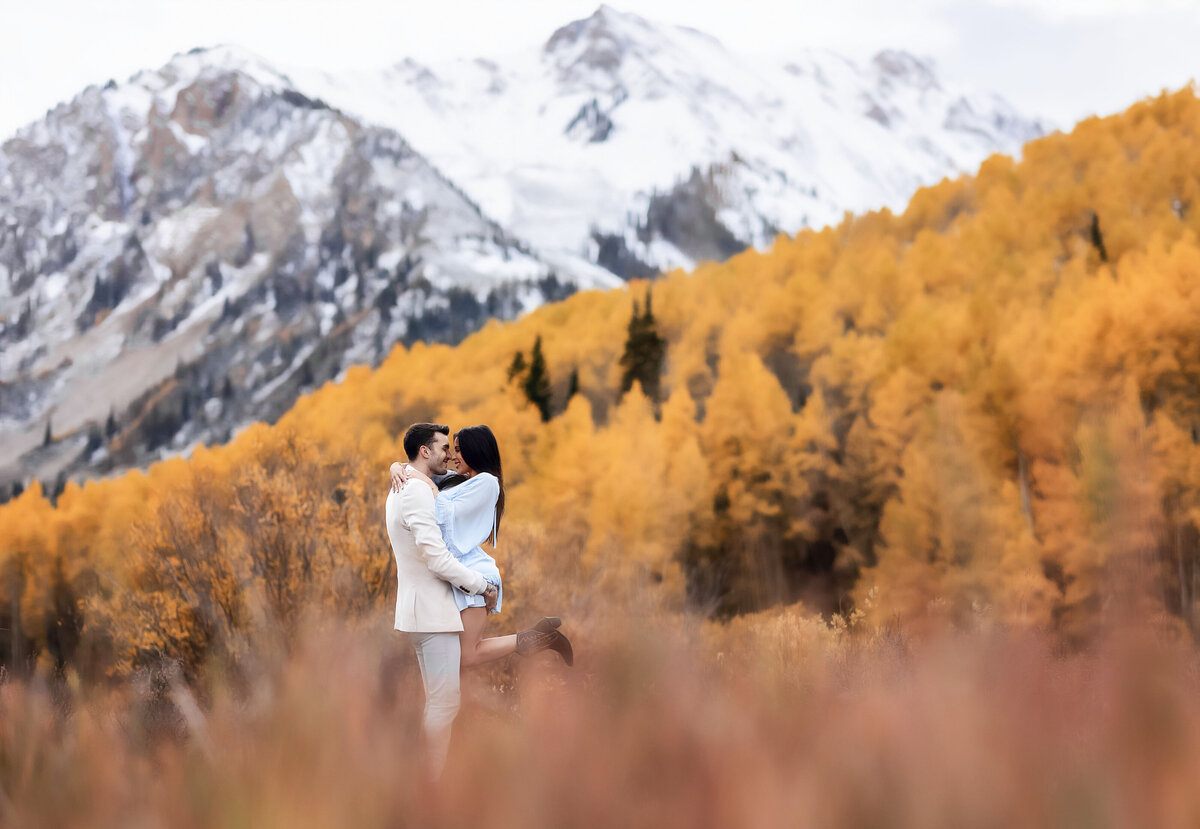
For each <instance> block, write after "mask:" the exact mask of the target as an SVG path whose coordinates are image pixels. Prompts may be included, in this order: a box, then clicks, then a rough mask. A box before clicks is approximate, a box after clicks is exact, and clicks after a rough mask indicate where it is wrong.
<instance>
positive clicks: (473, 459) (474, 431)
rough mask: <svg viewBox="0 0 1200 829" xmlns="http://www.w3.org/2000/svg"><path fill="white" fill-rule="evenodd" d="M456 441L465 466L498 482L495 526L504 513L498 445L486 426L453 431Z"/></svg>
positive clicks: (502, 469)
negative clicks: (498, 490) (485, 473)
mask: <svg viewBox="0 0 1200 829" xmlns="http://www.w3.org/2000/svg"><path fill="white" fill-rule="evenodd" d="M454 439H455V440H456V441H458V454H459V455H460V456H462V459H463V460H464V461H466V464H467V466H469V467H471V468H472V469H474V470H475V471H476V472H487V473H489V474H491V475H495V476H496V480H497V481H499V482H500V495H499V497H497V498H496V527H497V528H499V526H500V519H501V517H503V515H504V468H503V467H502V466H501V465H500V445H499V444H497V443H496V436H495V435H493V434H492V430H491V429H489V428H488V427H487V426H467V427H465V428H462V429H459V430H458V431H457V432H455V433H454Z"/></svg>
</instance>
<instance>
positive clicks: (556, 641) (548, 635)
mask: <svg viewBox="0 0 1200 829" xmlns="http://www.w3.org/2000/svg"><path fill="white" fill-rule="evenodd" d="M561 624H562V620H561V619H559V618H558V617H557V616H545V617H543V618H542V620H541V621H540V622H538V623H537V624H536V625H534V626H533V627H531V628H530V629H529V630H523V631H521V632H520V633H518V634H517V653H520V654H528V653H537V652H538V651H545V650H551V651H555V652H556V653H557V654H558V655H559V656H561V657H562V658H563V662H566V663H567V667H571V666H572V665H574V664H575V653H574V651H573V650H572V649H571V640H570V639H568V638H567V637H566V636H563V634H562V633H561V632H560V631H559V630H558V626H559V625H561Z"/></svg>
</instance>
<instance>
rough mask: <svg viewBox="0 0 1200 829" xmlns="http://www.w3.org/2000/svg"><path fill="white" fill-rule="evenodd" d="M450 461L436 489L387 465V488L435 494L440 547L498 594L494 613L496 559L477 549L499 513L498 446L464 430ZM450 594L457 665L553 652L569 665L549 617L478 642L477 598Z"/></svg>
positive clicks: (567, 649) (478, 430)
mask: <svg viewBox="0 0 1200 829" xmlns="http://www.w3.org/2000/svg"><path fill="white" fill-rule="evenodd" d="M453 449H454V453H453V459H452V461H451V462H453V460H456V461H457V464H458V472H457V473H451V474H449V475H448V476H446V477H445V478H443V479H442V480H441V481H440V482H439V483H438V484H437V485H435V484H434V483H433V481H431V480H430V479H429V478H427V477H425V476H424V475H423V474H421V473H420V472H419V471H417V470H416V469H413V468H412V467H410V466H409V465H408V464H401V463H394V464H392V466H391V473H392V489H393V490H394V491H396V492H399V491H400V489H401V488H402V487H403V486H404V485H405V483H406V482H408V481H410V480H412V479H414V478H416V479H420V481H421V482H424V483H425V484H427V485H429V486H431V487H433V488H434V490H435V491H436V492H437V498H436V500H435V502H434V503H435V510H436V516H437V522H438V526H439V527H440V528H441V530H442V540H443V541H445V542H446V548H447V549H449V550H450V552H451V553H452V554H453V555H454V556H455V557H456V558H457V559H458V560H459V561H461V562H462V563H463V564H465V565H466V566H467V567H470V568H471V569H472V570H475V571H476V572H478V573H480V574H482V575H483V577H484V578H485V579H487V580H488V581H489V582H491V583H492V584H494V585H496V587H497V588H498V589H499V591H500V595H499V597H498V598H497V600H496V606H495V607H494V608H492V610H491V612H492V613H499V612H500V609H501V604H502V603H503V601H504V588H503V586H502V584H501V580H500V570H499V568H497V567H496V560H495V559H494V558H492V557H491V556H489V555H488V554H487V553H485V552H484V551H483V548H482V547H481V546H480V545H481V544H482V543H483V542H484V541H487V540H488V539H489V538H490V539H491V540H492V546H493V547H495V545H496V535H497V532H498V530H499V527H500V519H501V517H503V515H504V470H503V468H502V466H501V464H500V447H499V445H498V444H497V443H496V436H495V435H493V434H492V430H491V429H489V428H488V427H487V426H468V427H466V428H465V429H460V430H459V431H458V432H456V433H455V434H454V440H453ZM453 590H454V601H455V603H456V604H457V605H458V609H459V611H460V613H461V614H462V623H463V632H462V665H463V667H467V666H469V665H481V664H483V663H485V662H491V661H493V660H496V659H503V658H504V657H506V656H508V655H509V654H511V653H521V654H525V653H534V652H536V651H543V650H553V651H556V652H557V653H558V654H559V655H560V656H561V657H562V658H563V661H565V662H566V663H567V664H568V665H571V664H573V662H574V654H573V653H572V649H571V642H570V640H568V639H567V637H566V636H564V635H563V634H562V632H560V631H559V630H558V626H559V625H560V624H561V621H560V620H559V619H558V618H557V617H555V616H550V617H546V618H543V619H542V620H541V621H540V622H538V623H537V624H536V625H534V626H533V627H532V628H530V629H529V630H523V631H521V632H520V633H516V634H511V635H509V636H495V637H492V638H490V639H484V638H483V628H484V626H485V625H486V624H487V614H488V610H487V608H486V607H485V606H484V598H483V596H472V595H469V594H467V593H464V592H463V591H462V590H459V589H458V588H457V587H455V588H453Z"/></svg>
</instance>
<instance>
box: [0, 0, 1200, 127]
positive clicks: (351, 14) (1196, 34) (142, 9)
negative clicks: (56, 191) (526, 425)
mask: <svg viewBox="0 0 1200 829" xmlns="http://www.w3.org/2000/svg"><path fill="white" fill-rule="evenodd" d="M597 3H598V0H507V2H498V1H497V0H426V2H415V1H414V0H392V2H386V1H385V0H336V2H329V1H328V0H324V1H321V0H0V139H2V138H3V137H5V136H7V135H9V134H11V133H12V132H13V131H14V130H15V129H17V128H18V127H19V126H21V125H23V124H25V123H28V122H30V121H32V120H35V119H37V118H40V117H41V116H42V114H43V113H44V112H45V111H46V110H47V109H48V108H49V107H51V106H53V105H54V104H56V103H58V102H59V101H62V100H66V99H69V98H70V97H72V96H73V95H75V94H76V93H77V92H79V91H80V90H82V89H83V88H84V87H85V86H87V85H88V84H91V83H103V82H104V81H106V80H108V79H109V78H116V79H118V80H124V79H125V78H127V77H129V76H130V75H132V74H133V73H134V72H136V71H137V70H139V69H144V68H155V67H158V66H160V65H162V64H163V63H165V62H166V61H167V60H168V59H169V58H170V57H171V55H172V54H174V53H175V52H180V51H186V50H187V49H190V48H192V47H194V46H211V45H215V44H218V43H230V44H235V45H238V46H242V47H244V48H246V49H249V50H251V51H254V52H256V53H258V54H259V55H261V56H262V57H263V58H265V59H266V60H267V61H268V62H273V63H278V64H281V65H282V67H283V68H286V67H287V66H296V65H304V66H317V67H320V68H323V69H327V70H331V71H336V70H337V69H339V68H343V67H356V68H369V67H383V66H386V65H389V64H391V63H395V62H397V61H399V60H401V59H403V58H405V57H414V58H416V59H418V60H436V59H439V58H446V57H476V56H490V55H497V54H503V53H505V52H511V51H514V50H519V49H523V48H536V47H537V46H538V45H540V44H541V43H543V42H544V41H545V40H546V39H547V38H548V37H549V36H550V34H551V33H552V32H553V31H554V29H556V28H557V27H558V26H560V25H562V24H564V23H567V22H569V21H571V20H575V19H578V18H581V17H586V16H588V15H589V14H591V13H592V11H594V10H595V7H596V5H597ZM611 5H613V6H614V7H615V8H618V9H621V10H624V11H632V12H636V13H637V14H640V15H642V16H643V17H646V18H649V19H651V20H656V21H661V22H668V23H678V24H682V25H688V26H692V27H694V28H697V29H700V30H702V31H705V32H707V33H709V34H712V35H714V36H716V37H717V38H718V39H720V40H722V41H723V42H724V43H725V44H726V45H727V46H729V47H730V48H732V49H734V50H736V51H739V52H751V53H769V54H774V55H785V54H786V53H787V52H788V51H789V50H793V49H797V48H805V47H818V48H827V49H832V50H834V51H838V52H842V53H843V54H846V55H847V56H849V57H853V58H862V57H865V56H867V55H870V54H872V53H874V52H875V51H877V50H879V49H883V48H892V47H898V48H905V49H909V50H911V51H913V52H916V53H918V54H921V55H927V56H931V57H933V58H934V59H935V60H936V61H937V63H938V66H939V70H940V72H941V74H942V77H943V78H944V79H946V80H948V81H950V82H955V83H957V82H961V83H966V84H969V85H970V86H973V87H975V88H977V89H980V90H985V91H993V92H998V93H1000V94H1001V95H1003V96H1004V97H1006V98H1007V99H1008V100H1009V101H1010V102H1011V103H1013V104H1014V105H1015V106H1016V107H1017V108H1018V109H1019V110H1020V111H1022V113H1024V114H1028V115H1041V116H1046V117H1049V118H1050V119H1051V120H1052V121H1053V122H1054V123H1055V124H1057V125H1059V126H1063V127H1067V126H1069V125H1070V124H1072V123H1073V122H1074V121H1076V120H1078V119H1079V118H1082V117H1085V116H1087V115H1089V114H1108V113H1110V112H1115V111H1118V110H1121V109H1124V108H1125V107H1126V106H1128V105H1129V104H1131V103H1132V102H1133V101H1135V100H1137V99H1138V98H1140V97H1143V96H1145V95H1148V94H1153V93H1157V92H1159V91H1160V90H1162V89H1163V88H1169V89H1175V88H1178V87H1180V86H1183V85H1184V84H1186V83H1187V82H1188V81H1189V80H1190V79H1191V78H1194V77H1197V76H1200V48H1198V47H1200V0H1044V1H1043V2H1037V0H992V1H991V2H980V0H904V2H896V0H836V2H831V0H736V2H731V0H724V2H718V0H640V1H639V2H633V0H613V2H612V3H611ZM864 21H865V23H864Z"/></svg>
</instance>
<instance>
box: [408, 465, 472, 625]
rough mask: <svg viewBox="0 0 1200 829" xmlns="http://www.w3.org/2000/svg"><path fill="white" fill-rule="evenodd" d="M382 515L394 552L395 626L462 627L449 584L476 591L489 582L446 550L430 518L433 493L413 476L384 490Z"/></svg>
mask: <svg viewBox="0 0 1200 829" xmlns="http://www.w3.org/2000/svg"><path fill="white" fill-rule="evenodd" d="M385 514H386V519H387V531H388V538H389V539H390V540H391V542H392V553H393V554H394V555H395V556H396V581H397V585H396V630H403V631H407V632H411V633H450V632H454V631H461V630H462V629H463V626H462V618H461V617H460V616H459V615H458V607H457V606H456V605H455V603H454V594H453V592H452V591H451V589H450V585H451V584H453V585H455V586H457V587H459V588H461V589H462V590H463V592H465V593H471V594H472V595H475V594H479V593H482V592H483V591H484V590H486V589H487V584H488V583H487V580H486V579H485V578H484V577H483V576H482V575H481V574H479V573H476V572H475V571H474V570H472V569H470V568H469V567H467V566H466V565H465V564H463V563H462V562H460V561H459V560H458V559H456V558H455V557H454V556H453V555H452V554H451V553H450V551H449V550H447V549H446V543H445V542H444V541H443V540H442V532H441V530H440V529H438V525H437V521H436V520H435V519H434V511H433V492H432V491H431V490H430V489H429V487H428V486H426V485H425V484H424V483H421V482H418V481H412V482H411V483H409V484H408V485H407V486H405V487H404V489H402V490H401V491H400V492H388V497H387V506H386V509H385Z"/></svg>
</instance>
